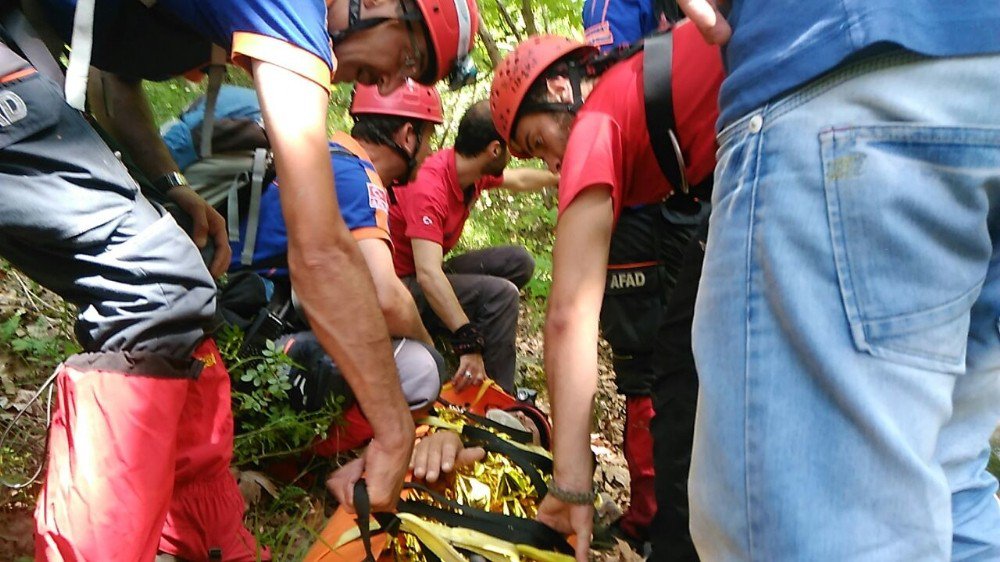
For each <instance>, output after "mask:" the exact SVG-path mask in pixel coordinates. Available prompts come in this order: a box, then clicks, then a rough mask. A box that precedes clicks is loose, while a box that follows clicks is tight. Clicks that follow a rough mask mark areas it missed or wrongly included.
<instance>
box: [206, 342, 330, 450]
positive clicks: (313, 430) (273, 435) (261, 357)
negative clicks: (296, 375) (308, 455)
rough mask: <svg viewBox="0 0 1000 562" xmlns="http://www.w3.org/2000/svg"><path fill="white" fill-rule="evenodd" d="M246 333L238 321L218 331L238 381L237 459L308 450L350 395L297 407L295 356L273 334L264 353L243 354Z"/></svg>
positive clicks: (235, 405)
mask: <svg viewBox="0 0 1000 562" xmlns="http://www.w3.org/2000/svg"><path fill="white" fill-rule="evenodd" d="M244 337H245V334H244V333H243V331H242V330H241V329H240V328H239V327H237V326H233V325H230V326H226V327H225V328H223V329H222V330H220V332H219V333H217V334H216V340H217V342H218V345H219V352H220V354H221V355H222V358H223V360H224V361H225V362H226V365H227V366H228V368H229V374H230V376H231V377H232V379H233V380H234V381H238V382H237V384H235V385H234V389H233V414H234V416H235V417H236V420H237V431H236V436H235V440H234V443H233V463H234V464H236V465H241V466H242V465H248V464H257V463H260V462H261V461H264V460H266V459H271V458H275V457H282V456H286V455H292V454H295V453H299V452H303V451H305V450H307V449H308V448H309V447H310V445H311V444H312V443H313V441H315V439H316V438H317V437H325V436H326V432H327V430H328V429H329V427H330V425H331V424H333V423H339V419H340V417H341V414H342V413H343V403H344V400H345V398H344V397H343V396H337V397H334V398H331V399H329V400H328V401H327V403H326V404H325V405H324V407H323V408H321V409H320V410H318V411H315V412H297V411H295V410H294V409H292V407H291V406H290V404H289V400H288V391H289V390H290V389H291V388H292V383H291V381H290V380H289V373H290V372H291V369H292V368H293V367H297V365H296V364H295V362H294V361H292V359H291V358H290V357H288V355H287V354H285V352H284V351H283V350H282V349H281V348H280V347H278V346H277V345H275V343H274V342H273V341H271V340H267V341H266V342H265V344H264V347H263V349H262V350H261V351H260V353H259V354H253V355H245V354H240V349H241V347H242V345H243V340H244Z"/></svg>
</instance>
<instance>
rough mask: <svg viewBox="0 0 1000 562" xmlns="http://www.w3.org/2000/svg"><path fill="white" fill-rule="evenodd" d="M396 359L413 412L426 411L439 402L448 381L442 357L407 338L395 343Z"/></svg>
mask: <svg viewBox="0 0 1000 562" xmlns="http://www.w3.org/2000/svg"><path fill="white" fill-rule="evenodd" d="M393 355H394V356H395V359H396V369H397V370H398V371H399V381H400V383H401V384H402V386H403V396H404V397H405V398H406V403H407V404H408V405H409V406H410V409H411V410H416V409H419V408H423V407H424V406H427V405H428V404H430V403H432V402H434V401H435V400H437V397H438V394H439V393H440V392H441V381H442V379H443V378H444V377H445V373H444V358H443V357H441V354H439V353H438V352H437V351H436V350H435V349H434V348H432V347H430V346H428V345H426V344H424V343H423V342H419V341H416V340H410V339H405V338H404V339H401V340H394V341H393Z"/></svg>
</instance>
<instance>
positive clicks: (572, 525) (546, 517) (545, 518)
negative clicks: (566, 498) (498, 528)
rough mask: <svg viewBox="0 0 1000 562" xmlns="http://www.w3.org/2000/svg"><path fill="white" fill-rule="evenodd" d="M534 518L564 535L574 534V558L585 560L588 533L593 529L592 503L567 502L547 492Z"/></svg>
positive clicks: (581, 561)
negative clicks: (577, 503)
mask: <svg viewBox="0 0 1000 562" xmlns="http://www.w3.org/2000/svg"><path fill="white" fill-rule="evenodd" d="M536 519H538V521H539V522H541V523H544V524H546V525H548V526H549V527H552V528H553V529H555V530H556V531H558V532H560V533H562V534H564V535H576V559H577V561H578V562H587V553H588V552H589V550H590V535H591V533H592V532H593V529H594V506H593V504H587V505H576V504H568V503H565V502H562V501H560V500H557V499H556V498H554V497H552V494H549V495H547V496H545V499H544V500H542V505H540V506H538V516H537V517H536Z"/></svg>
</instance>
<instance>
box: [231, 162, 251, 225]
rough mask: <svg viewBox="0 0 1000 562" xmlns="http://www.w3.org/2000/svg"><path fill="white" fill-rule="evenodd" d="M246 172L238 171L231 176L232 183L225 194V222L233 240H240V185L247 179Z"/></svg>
mask: <svg viewBox="0 0 1000 562" xmlns="http://www.w3.org/2000/svg"><path fill="white" fill-rule="evenodd" d="M249 179H250V178H249V177H248V175H247V173H246V172H240V173H238V174H236V175H235V176H233V181H232V183H230V184H229V195H227V196H226V223H227V224H228V227H229V239H230V240H232V241H233V242H239V241H240V186H241V185H245V184H246V183H247V181H249Z"/></svg>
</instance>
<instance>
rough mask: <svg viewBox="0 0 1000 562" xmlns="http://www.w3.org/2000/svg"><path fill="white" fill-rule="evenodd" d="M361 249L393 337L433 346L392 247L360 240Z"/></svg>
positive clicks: (372, 239)
mask: <svg viewBox="0 0 1000 562" xmlns="http://www.w3.org/2000/svg"><path fill="white" fill-rule="evenodd" d="M358 246H360V247H361V253H362V254H363V255H364V257H365V262H366V263H367V264H368V271H369V272H370V273H371V274H372V280H373V281H375V292H376V293H377V295H378V304H379V306H380V307H381V308H382V316H384V317H385V323H386V325H387V326H388V328H389V335H390V336H393V337H404V338H411V339H415V340H420V341H422V342H424V343H426V344H427V345H429V346H431V347H433V346H434V342H433V341H432V340H431V335H430V334H429V333H427V328H425V327H424V323H423V322H422V321H421V320H420V312H419V311H417V304H416V303H415V302H413V295H411V294H410V291H409V290H407V288H406V286H404V285H403V282H402V281H400V280H399V277H396V271H395V269H393V266H392V252H391V250H389V246H388V245H387V244H386V243H385V241H384V240H380V239H378V238H367V239H364V240H359V241H358Z"/></svg>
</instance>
